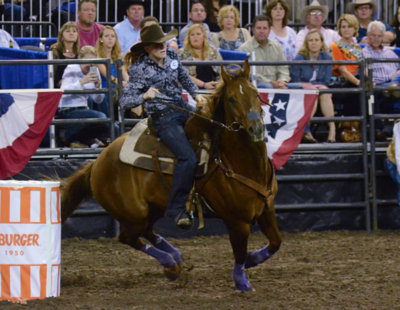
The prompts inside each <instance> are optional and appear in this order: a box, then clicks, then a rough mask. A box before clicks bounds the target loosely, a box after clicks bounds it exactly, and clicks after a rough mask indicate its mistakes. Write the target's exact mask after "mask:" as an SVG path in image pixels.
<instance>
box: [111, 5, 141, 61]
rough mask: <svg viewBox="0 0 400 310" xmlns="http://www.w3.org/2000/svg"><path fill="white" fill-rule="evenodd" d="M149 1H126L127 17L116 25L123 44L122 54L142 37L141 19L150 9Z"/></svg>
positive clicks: (120, 41)
mask: <svg viewBox="0 0 400 310" xmlns="http://www.w3.org/2000/svg"><path fill="white" fill-rule="evenodd" d="M148 6H149V1H143V0H128V1H126V15H127V18H126V19H125V20H123V21H122V22H120V23H118V24H116V25H115V26H114V29H115V32H116V33H117V35H118V40H119V43H120V44H121V48H122V54H125V53H126V52H127V51H129V49H130V48H131V46H132V45H134V44H135V43H137V42H138V40H139V39H140V21H141V20H142V19H143V16H144V14H145V11H148Z"/></svg>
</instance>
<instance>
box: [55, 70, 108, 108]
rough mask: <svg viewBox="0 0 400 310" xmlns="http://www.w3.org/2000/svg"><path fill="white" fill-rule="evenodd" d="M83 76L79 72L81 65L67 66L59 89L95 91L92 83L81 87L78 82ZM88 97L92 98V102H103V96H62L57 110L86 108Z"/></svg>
mask: <svg viewBox="0 0 400 310" xmlns="http://www.w3.org/2000/svg"><path fill="white" fill-rule="evenodd" d="M97 75H98V77H99V79H100V74H99V72H98V71H97ZM84 77H85V75H84V74H83V72H82V70H81V65H68V66H67V68H66V69H65V71H64V74H63V77H62V82H61V89H67V90H82V89H96V86H95V85H94V83H93V82H92V83H87V84H85V85H83V87H82V85H81V83H80V82H79V81H80V80H81V79H83V78H84ZM89 96H90V97H92V98H93V100H94V102H96V103H102V102H103V100H104V94H90V95H89V94H68V95H62V97H61V101H60V105H59V108H73V107H74V108H75V107H87V106H88V104H87V101H88V99H89Z"/></svg>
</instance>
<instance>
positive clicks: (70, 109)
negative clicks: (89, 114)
mask: <svg viewBox="0 0 400 310" xmlns="http://www.w3.org/2000/svg"><path fill="white" fill-rule="evenodd" d="M75 110H89V108H88V107H70V108H60V109H58V112H65V111H75Z"/></svg>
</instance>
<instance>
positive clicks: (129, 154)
mask: <svg viewBox="0 0 400 310" xmlns="http://www.w3.org/2000/svg"><path fill="white" fill-rule="evenodd" d="M210 144H211V141H210V139H209V137H208V135H207V134H204V141H202V142H201V143H199V144H198V145H196V146H195V147H194V150H195V152H196V156H197V159H198V160H199V165H198V166H197V171H196V177H202V176H204V175H205V174H206V173H207V168H208V159H209V153H208V150H209V148H210ZM119 158H120V160H121V161H122V162H123V163H125V164H128V165H132V166H134V167H137V168H141V169H145V170H148V171H155V172H161V173H162V174H168V175H172V174H173V171H174V165H175V162H176V159H175V156H174V154H172V152H171V151H170V150H169V149H168V147H167V146H166V145H165V144H164V143H162V142H161V140H160V138H159V137H157V134H156V132H155V130H154V128H153V127H152V125H151V118H148V119H143V120H142V121H140V122H139V123H138V124H137V125H136V126H135V127H134V128H133V129H132V130H131V132H130V133H129V135H128V136H127V138H126V140H125V142H124V144H123V146H122V148H121V151H120V154H119Z"/></svg>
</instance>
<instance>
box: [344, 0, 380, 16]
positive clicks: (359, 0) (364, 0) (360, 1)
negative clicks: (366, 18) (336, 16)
mask: <svg viewBox="0 0 400 310" xmlns="http://www.w3.org/2000/svg"><path fill="white" fill-rule="evenodd" d="M364 4H369V5H370V6H371V7H372V10H373V12H376V10H377V9H378V8H377V5H376V2H374V1H371V0H356V2H350V3H349V4H348V5H347V12H348V13H350V14H354V12H355V11H356V8H357V7H358V6H360V5H364Z"/></svg>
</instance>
